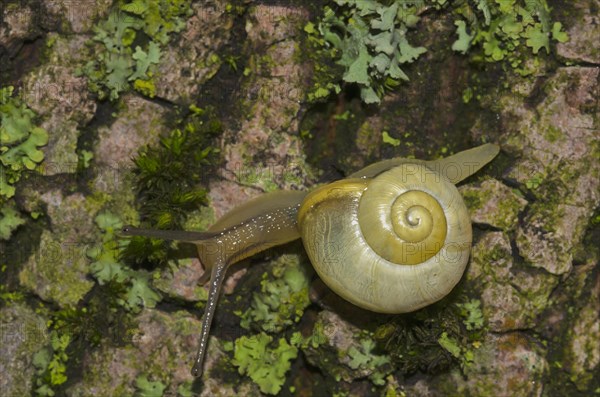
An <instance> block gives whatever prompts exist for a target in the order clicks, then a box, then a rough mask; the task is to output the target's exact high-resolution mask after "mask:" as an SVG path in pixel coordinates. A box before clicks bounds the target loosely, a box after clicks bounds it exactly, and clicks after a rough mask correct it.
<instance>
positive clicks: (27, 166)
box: [0, 86, 48, 240]
mask: <svg viewBox="0 0 600 397" xmlns="http://www.w3.org/2000/svg"><path fill="white" fill-rule="evenodd" d="M13 93H14V88H13V87H12V86H9V87H4V88H1V89H0V213H1V214H2V215H1V218H0V239H3V240H8V239H9V238H10V236H11V234H12V232H13V231H14V230H15V229H16V228H17V227H18V226H20V225H22V224H23V223H25V220H24V219H23V218H22V217H21V215H20V214H19V212H18V211H17V210H16V208H15V205H14V201H13V199H12V198H13V196H14V195H15V191H16V187H15V185H16V183H17V182H19V180H20V179H21V176H22V175H23V173H24V172H25V171H32V170H34V169H35V168H36V166H38V165H39V164H40V163H41V162H42V160H43V159H44V153H43V152H42V151H41V150H40V147H41V146H44V145H46V144H47V143H48V133H47V132H46V130H44V129H43V128H40V127H38V126H36V125H35V122H34V120H35V113H34V112H33V111H32V110H31V109H29V108H28V107H27V106H26V104H25V103H24V102H23V101H22V100H21V99H20V98H19V97H16V96H14V95H13Z"/></svg>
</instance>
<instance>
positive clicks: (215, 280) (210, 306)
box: [192, 261, 229, 377]
mask: <svg viewBox="0 0 600 397" xmlns="http://www.w3.org/2000/svg"><path fill="white" fill-rule="evenodd" d="M228 265H229V264H228V263H226V262H223V261H219V262H217V263H215V264H214V266H213V267H212V269H211V272H210V287H209V290H208V300H207V302H206V306H205V308H204V315H203V316H202V325H201V329H200V341H199V343H198V353H197V354H196V361H195V362H194V366H193V367H192V376H195V377H199V376H201V375H202V373H203V372H204V368H203V365H204V356H205V355H206V350H207V349H208V336H209V335H210V327H211V325H212V321H213V318H214V315H215V310H216V308H217V303H218V301H219V295H220V292H221V286H222V285H223V281H224V280H225V274H226V273H227V268H228V267H229V266H228Z"/></svg>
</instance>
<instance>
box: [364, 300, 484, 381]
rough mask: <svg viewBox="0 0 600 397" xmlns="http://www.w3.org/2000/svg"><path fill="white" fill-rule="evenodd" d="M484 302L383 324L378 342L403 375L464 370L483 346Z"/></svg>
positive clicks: (430, 309) (423, 312) (436, 309)
mask: <svg viewBox="0 0 600 397" xmlns="http://www.w3.org/2000/svg"><path fill="white" fill-rule="evenodd" d="M480 306H481V302H480V301H478V300H475V299H474V300H470V301H466V302H465V303H462V304H455V305H447V306H445V307H443V308H440V307H439V305H434V306H433V307H428V308H425V309H423V310H421V311H419V312H417V313H415V314H414V315H411V316H402V317H399V318H397V319H394V320H392V321H391V322H389V323H387V324H384V325H381V326H380V327H379V328H378V329H377V330H376V332H375V339H376V340H379V341H380V342H384V343H385V348H386V350H387V351H388V352H389V354H390V357H391V359H392V363H393V364H394V366H395V367H396V368H398V369H399V370H400V371H401V372H403V373H404V374H410V373H413V372H416V371H418V370H419V371H423V372H428V373H437V372H440V371H442V370H445V369H447V368H449V367H451V366H452V365H459V366H461V367H462V368H465V367H467V366H469V365H470V364H471V362H472V361H473V357H474V355H473V349H474V348H475V349H476V348H478V347H479V346H480V345H481V342H480V341H481V339H482V336H483V335H482V331H483V329H484V317H483V314H482V312H481V308H480Z"/></svg>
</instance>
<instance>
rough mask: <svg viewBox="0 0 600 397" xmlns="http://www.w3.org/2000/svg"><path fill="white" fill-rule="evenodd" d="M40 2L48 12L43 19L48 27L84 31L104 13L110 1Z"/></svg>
mask: <svg viewBox="0 0 600 397" xmlns="http://www.w3.org/2000/svg"><path fill="white" fill-rule="evenodd" d="M41 4H43V5H44V7H45V8H46V11H47V13H48V14H47V15H46V18H45V19H44V20H45V21H46V22H45V25H46V27H47V28H48V29H52V30H55V29H56V30H69V31H72V32H74V33H84V32H88V31H90V30H91V28H92V26H93V25H94V22H95V21H96V20H97V19H98V18H99V17H102V16H104V15H105V14H106V12H107V11H108V9H109V8H110V6H111V5H112V1H111V0H100V1H98V0H76V1H74V0H43V1H42V2H41ZM69 28H70V29H69Z"/></svg>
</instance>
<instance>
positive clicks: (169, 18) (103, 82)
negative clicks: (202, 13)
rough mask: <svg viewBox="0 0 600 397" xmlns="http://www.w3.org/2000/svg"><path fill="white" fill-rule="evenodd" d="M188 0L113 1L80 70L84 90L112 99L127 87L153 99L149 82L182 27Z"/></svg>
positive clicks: (95, 28) (151, 80)
mask: <svg viewBox="0 0 600 397" xmlns="http://www.w3.org/2000/svg"><path fill="white" fill-rule="evenodd" d="M190 4H191V1H190V0H119V1H118V2H117V3H116V5H115V8H114V9H113V11H112V12H111V13H110V14H109V16H108V18H107V19H106V20H103V21H101V22H100V23H99V24H98V25H97V26H95V27H94V32H95V33H96V35H95V36H94V38H93V42H92V45H93V47H95V48H94V50H93V51H94V57H93V58H94V59H93V60H92V61H90V62H88V63H87V64H86V65H85V67H84V68H83V69H82V73H83V74H85V75H86V76H87V77H88V82H89V89H90V90H91V91H92V92H95V93H97V94H98V96H99V97H100V99H104V98H109V99H110V100H116V99H117V98H118V97H119V94H120V93H122V92H124V91H126V90H128V89H129V88H130V87H131V84H133V87H134V88H135V89H136V90H138V91H139V92H141V93H142V94H144V95H147V96H149V97H153V96H154V93H155V87H154V81H153V78H154V76H155V75H156V71H157V67H156V65H157V64H158V63H159V61H160V57H161V51H162V49H164V47H165V46H166V44H168V42H169V40H170V38H171V36H172V35H173V33H177V32H179V31H181V30H182V29H183V28H184V27H185V19H186V18H187V17H189V16H190V15H191V13H192V9H191V7H190Z"/></svg>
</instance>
